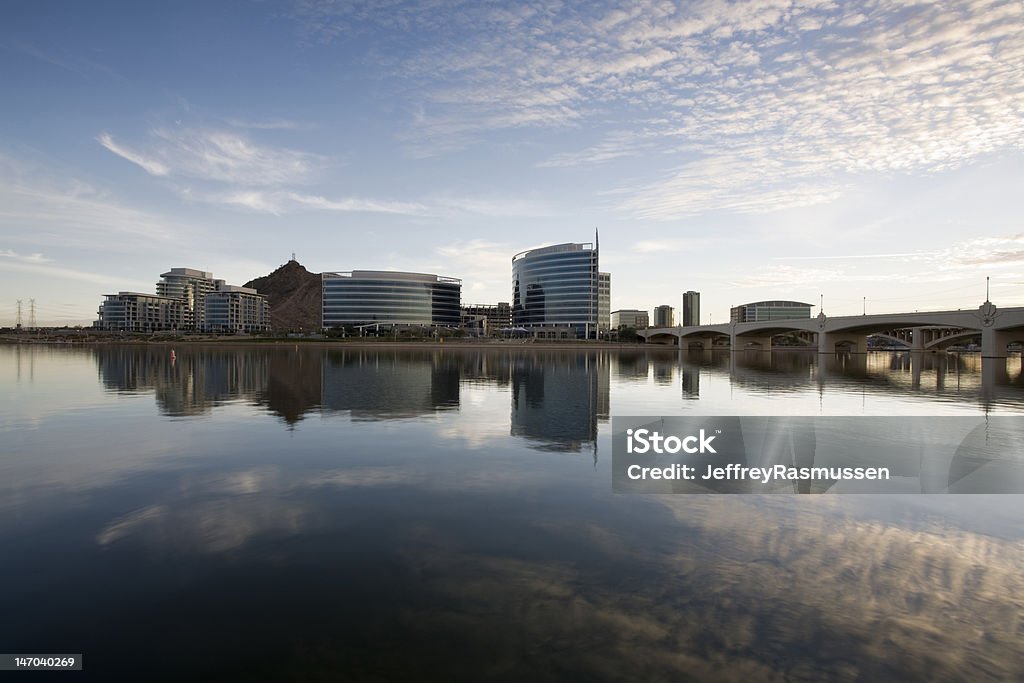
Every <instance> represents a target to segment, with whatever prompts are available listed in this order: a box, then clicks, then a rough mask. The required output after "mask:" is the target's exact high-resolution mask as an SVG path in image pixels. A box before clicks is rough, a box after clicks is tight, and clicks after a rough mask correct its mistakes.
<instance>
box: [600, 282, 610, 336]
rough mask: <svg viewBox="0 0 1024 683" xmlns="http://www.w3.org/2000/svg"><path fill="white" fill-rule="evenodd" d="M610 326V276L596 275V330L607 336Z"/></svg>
mask: <svg viewBox="0 0 1024 683" xmlns="http://www.w3.org/2000/svg"><path fill="white" fill-rule="evenodd" d="M611 326H612V274H611V273H598V274H597V330H598V332H599V333H600V334H607V333H608V330H610V329H611Z"/></svg>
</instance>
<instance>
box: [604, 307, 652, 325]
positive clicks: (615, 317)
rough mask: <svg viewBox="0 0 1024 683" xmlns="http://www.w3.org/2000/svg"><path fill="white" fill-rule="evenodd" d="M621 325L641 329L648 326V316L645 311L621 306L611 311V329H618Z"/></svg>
mask: <svg viewBox="0 0 1024 683" xmlns="http://www.w3.org/2000/svg"><path fill="white" fill-rule="evenodd" d="M623 327H632V328H633V329H634V330H643V329H646V328H648V327H650V317H649V316H648V315H647V311H641V310H639V309H636V308H623V309H620V310H618V311H612V329H614V330H620V329H622V328H623Z"/></svg>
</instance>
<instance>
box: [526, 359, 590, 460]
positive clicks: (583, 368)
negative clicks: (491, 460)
mask: <svg viewBox="0 0 1024 683" xmlns="http://www.w3.org/2000/svg"><path fill="white" fill-rule="evenodd" d="M608 361H609V357H608V354H606V353H598V354H591V353H573V352H568V353H554V352H552V353H524V354H519V355H517V356H516V357H515V358H514V359H513V360H512V368H511V369H512V420H511V422H512V424H511V434H512V436H517V437H521V438H524V439H526V441H527V442H528V443H529V444H530V446H531V447H532V448H536V449H538V450H545V451H562V452H580V451H582V450H584V449H585V448H586V449H589V450H591V452H593V453H594V455H595V460H596V456H597V425H598V421H599V420H600V421H607V419H608V411H609V403H610V400H609V389H610V380H609V362H608Z"/></svg>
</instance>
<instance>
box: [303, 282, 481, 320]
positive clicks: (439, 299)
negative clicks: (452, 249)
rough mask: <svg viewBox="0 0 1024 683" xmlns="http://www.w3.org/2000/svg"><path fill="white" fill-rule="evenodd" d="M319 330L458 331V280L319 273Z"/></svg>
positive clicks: (460, 293)
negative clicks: (414, 328) (417, 328)
mask: <svg viewBox="0 0 1024 683" xmlns="http://www.w3.org/2000/svg"><path fill="white" fill-rule="evenodd" d="M321 281H322V287H323V290H322V292H323V298H322V316H321V320H322V321H323V327H324V328H332V327H369V326H371V325H372V326H374V327H378V328H379V327H381V326H387V327H395V326H420V327H458V326H459V325H460V324H461V322H462V280H459V279H457V278H452V277H443V276H441V275H428V274H424V273H402V272H397V271H380V270H353V271H351V272H338V273H323V275H322V276H321Z"/></svg>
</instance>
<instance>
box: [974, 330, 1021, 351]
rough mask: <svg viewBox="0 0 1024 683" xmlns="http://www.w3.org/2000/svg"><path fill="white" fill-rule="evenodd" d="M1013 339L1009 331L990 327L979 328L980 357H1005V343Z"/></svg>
mask: <svg viewBox="0 0 1024 683" xmlns="http://www.w3.org/2000/svg"><path fill="white" fill-rule="evenodd" d="M1012 341H1013V338H1012V335H1011V334H1010V333H1009V332H1004V331H1002V330H994V329H992V328H991V327H983V328H981V357H982V358H1006V357H1007V355H1008V354H1007V352H1006V345H1007V344H1009V343H1010V342H1012Z"/></svg>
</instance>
